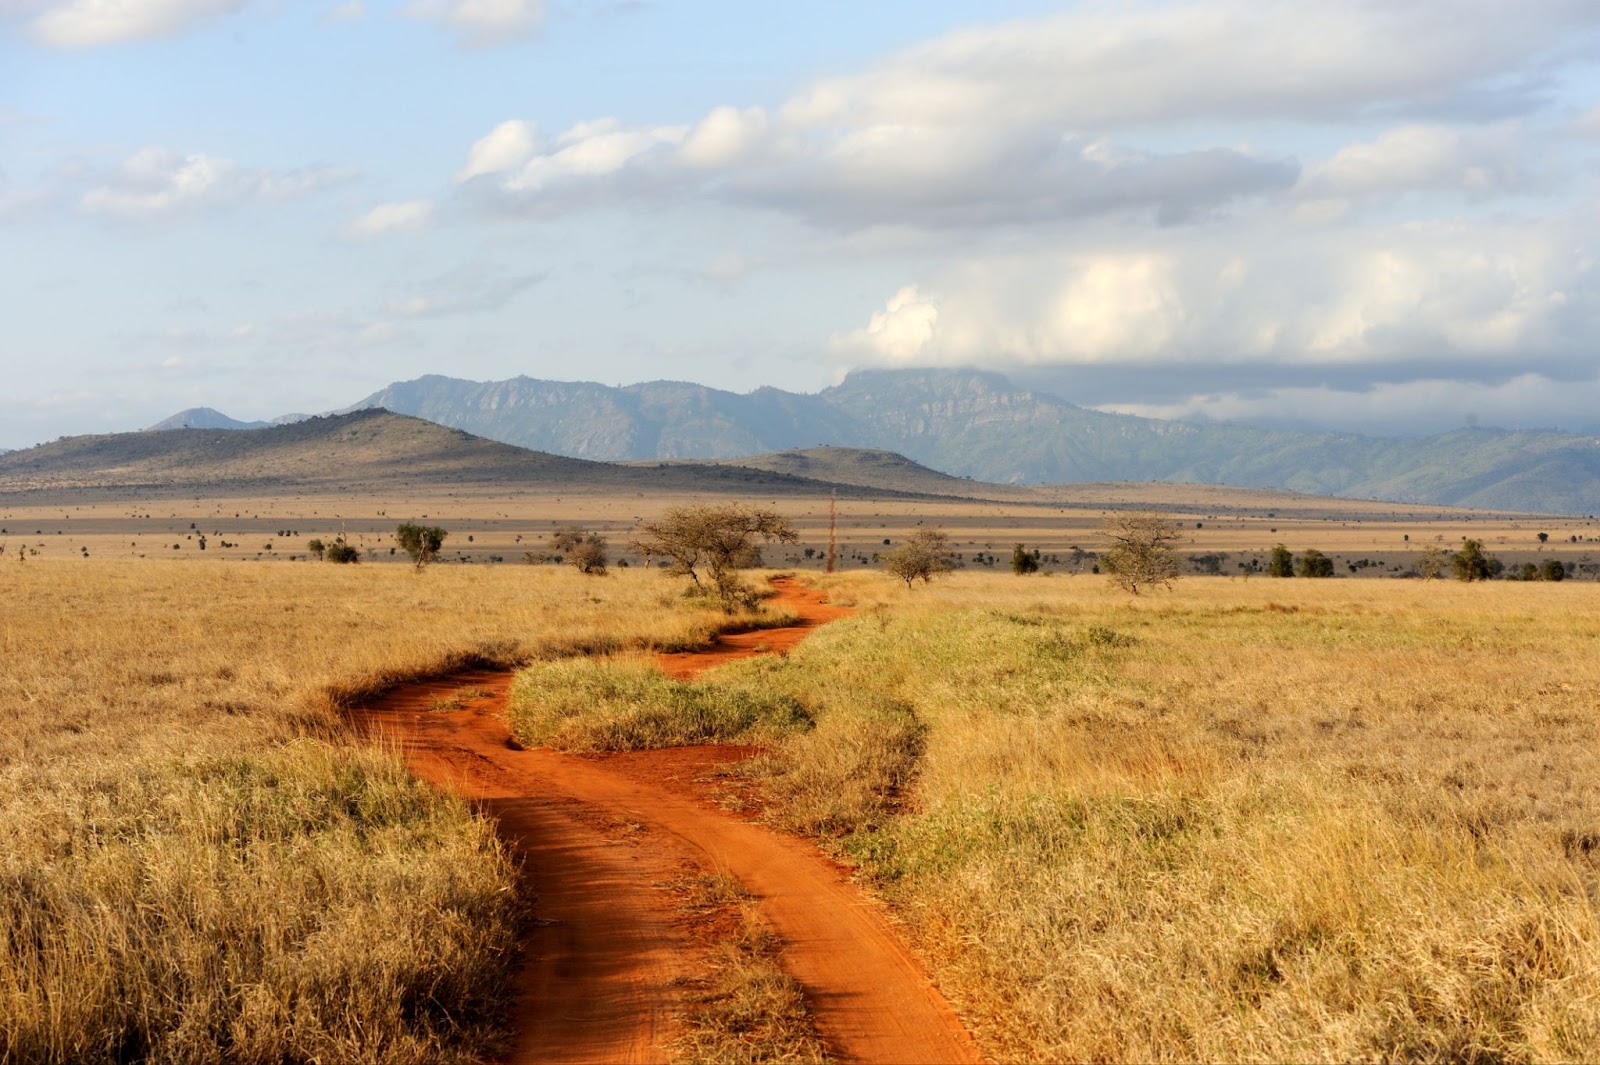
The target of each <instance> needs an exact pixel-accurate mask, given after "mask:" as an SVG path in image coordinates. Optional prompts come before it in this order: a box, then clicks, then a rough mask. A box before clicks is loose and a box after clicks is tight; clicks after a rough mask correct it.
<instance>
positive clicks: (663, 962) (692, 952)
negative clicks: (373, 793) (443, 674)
mask: <svg viewBox="0 0 1600 1065" xmlns="http://www.w3.org/2000/svg"><path fill="white" fill-rule="evenodd" d="M774 585H775V586H776V587H777V589H778V592H779V595H778V603H779V605H781V606H787V607H789V608H790V609H792V610H794V611H795V612H796V613H798V614H799V615H800V617H801V622H800V624H798V625H796V626H794V627H792V628H787V629H769V630H765V631H760V632H751V633H742V634H736V635H729V636H724V637H722V638H720V639H719V640H718V641H717V645H716V646H714V647H713V648H712V649H711V650H710V651H709V652H706V653H704V654H689V655H663V656H661V660H662V668H663V669H665V670H666V671H667V672H669V673H670V674H672V675H673V676H677V677H687V676H692V675H693V674H695V673H698V672H700V671H701V670H703V669H706V668H710V667H711V666H713V665H716V664H719V663H721V662H725V661H728V660H730V659H733V658H741V657H747V656H749V655H753V654H759V653H763V652H764V651H782V650H787V649H788V648H790V647H792V646H793V645H794V644H795V643H797V642H798V641H799V640H800V639H802V638H803V637H804V636H805V635H806V633H807V632H808V631H809V630H810V629H812V628H814V627H816V626H817V625H819V624H822V623H824V622H825V621H829V620H832V619H833V618H835V617H839V616H841V615H843V614H845V613H848V611H846V610H843V609H841V608H839V607H831V606H828V605H826V604H825V603H823V602H822V598H823V597H822V596H821V595H820V594H819V593H816V592H814V591H811V590H809V589H806V588H804V587H802V586H800V585H797V584H795V583H793V582H789V581H783V580H781V579H780V580H778V581H774ZM510 682H511V674H510V673H509V672H504V673H502V672H480V673H471V674H461V675H457V676H453V677H450V678H445V679H441V680H438V681H433V682H427V683H420V684H411V685H406V686H403V687H401V688H398V689H396V690H395V691H393V692H390V693H389V694H388V695H387V696H385V697H384V698H383V699H381V700H380V701H378V702H377V703H375V704H374V705H372V706H370V707H367V708H365V709H363V710H361V711H359V712H357V714H356V715H355V717H356V719H357V721H358V722H359V723H361V724H363V725H364V726H365V727H366V728H367V729H368V730H369V732H371V733H372V734H374V735H376V736H379V737H381V738H382V739H383V740H384V741H386V742H392V743H395V744H396V745H397V746H398V747H399V749H400V750H401V751H402V752H403V754H404V756H405V757H406V759H407V761H408V762H409V764H410V765H411V767H412V769H413V771H414V772H416V773H417V774H418V775H419V776H421V777H423V778H424V779H427V780H429V781H432V782H433V783H435V784H437V785H439V786H441V787H444V788H447V789H449V790H450V791H453V792H455V793H457V794H460V795H463V796H466V797H468V798H470V799H473V800H475V801H477V802H478V803H479V804H480V806H481V807H482V808H483V809H484V810H485V811H486V812H488V813H489V814H490V815H491V816H493V817H494V818H495V819H496V821H497V823H498V826H499V830H500V833H501V835H502V837H503V838H504V839H505V840H506V842H507V843H508V844H509V845H510V847H511V848H512V850H513V852H514V853H515V854H516V855H517V856H518V858H519V859H520V860H521V861H522V868H523V879H524V881H525V886H526V889H527V891H528V892H529V893H530V894H531V895H533V896H534V897H535V898H536V900H537V903H536V907H535V909H536V912H537V914H538V920H537V922H536V923H535V926H534V927H532V928H530V929H529V930H528V932H527V934H526V936H525V940H524V943H523V948H522V964H521V966H520V969H519V972H518V977H517V985H516V989H515V992H516V1003H517V1004H516V1013H515V1016H514V1018H513V1028H514V1030H515V1033H516V1038H515V1045H514V1046H513V1048H512V1051H511V1053H510V1054H509V1055H508V1057H507V1059H506V1060H507V1061H511V1062H548V1061H568V1062H580V1061H582V1062H642V1061H665V1060H667V1059H668V1058H669V1057H670V1056H671V1047H670V1044H671V1041H672V1039H673V1037H674V1035H675V1031H674V1021H673V1016H674V1013H675V1011H676V1009H677V1008H678V1005H679V1002H680V987H681V983H682V981H683V980H684V979H685V978H686V977H688V976H690V975H692V969H693V967H694V966H693V961H694V959H695V958H696V957H697V954H698V951H699V950H700V949H702V947H703V945H702V944H696V943H695V942H693V940H692V936H691V935H690V933H689V932H688V930H687V928H686V925H685V923H684V921H682V920H681V919H680V918H679V916H678V915H677V914H676V912H675V904H674V899H673V897H672V894H671V892H670V890H669V889H668V887H667V883H668V881H670V880H672V879H674V878H676V877H679V876H682V875H683V874H684V873H686V872H695V871H710V870H722V871H725V872H727V873H729V874H731V875H732V876H733V877H734V878H735V879H737V880H738V881H739V883H740V884H741V885H742V886H743V887H744V889H745V890H746V891H747V892H749V893H750V894H751V895H752V896H754V898H755V899H756V901H757V905H758V906H759V908H760V912H761V915H762V917H763V919H764V920H765V921H766V922H767V924H768V926H769V927H770V928H771V929H772V930H773V931H774V932H775V933H776V934H777V937H778V938H779V940H780V942H781V944H782V949H781V953H780V958H779V960H780V961H781V963H782V965H783V967H784V968H785V970H787V971H788V972H789V973H790V974H791V975H792V976H794V977H795V979H796V980H798V981H799V982H800V984H801V985H802V987H803V988H804V992H805V996H806V1001H807V1004H808V1005H809V1007H810V1009H811V1012H812V1016H813V1018H814V1020H815V1023H816V1026H817V1029H818V1032H819V1033H820V1035H821V1036H822V1039H823V1042H824V1044H825V1045H826V1047H827V1050H828V1053H829V1055H830V1057H833V1058H836V1059H838V1060H842V1061H862V1062H867V1061H883V1062H907V1063H910V1062H966V1061H978V1060H980V1058H979V1055H978V1053H977V1050H976V1048H975V1046H974V1044H973V1042H972V1040H971V1038H970V1037H969V1036H968V1035H967V1034H966V1033H965V1032H964V1031H963V1030H962V1027H961V1024H960V1022H959V1021H958V1020H957V1019H956V1017H955V1014H954V1013H953V1012H952V1011H951V1009H950V1007H949V1006H948V1004H946V1002H945V1001H944V999H943V997H942V996H941V995H940V994H939V992H938V990H937V989H936V988H935V987H934V986H933V985H932V983H931V982H930V981H929V979H928V977H927V975H926V974H925V973H924V972H923V971H922V969H921V967H920V966H919V965H918V963H917V961H916V960H915V959H914V958H913V957H912V956H911V955H910V953H909V952H908V951H907V950H906V948H905V946H904V944H903V943H901V941H900V939H899V937H898V936H897V935H896V934H895V933H894V931H893V930H892V929H891V928H890V926H889V924H888V922H887V921H886V920H885V917H884V914H883V912H882V910H881V909H880V908H879V907H878V906H877V905H876V904H874V903H873V902H872V901H871V900H869V899H867V898H865V897H864V896H863V895H862V894H861V893H860V891H858V890H857V889H856V887H855V886H854V885H853V884H851V883H850V882H849V880H848V879H847V878H846V875H845V872H844V871H843V870H842V869H841V868H840V867H838V866H837V865H835V864H834V863H832V862H830V861H828V860H827V859H826V858H824V857H823V856H822V855H820V854H819V853H818V852H817V851H816V849H815V848H814V847H812V846H811V845H810V844H808V843H806V842H804V841H802V840H799V839H796V838H794V837H791V836H785V835H781V834H779V833H776V832H774V831H772V830H770V829H767V828H765V827H763V826H761V825H758V824H754V823H751V822H749V821H745V820H742V819H740V818H739V817H737V816H735V815H733V814H731V813H729V812H727V811H725V810H723V809H720V808H718V807H717V806H715V805H713V803H712V802H711V799H710V797H709V794H710V793H709V788H708V784H707V779H706V778H707V772H708V770H712V769H714V768H715V767H716V766H718V765H721V764H726V763H729V762H734V761H738V760H741V759H743V758H745V757H748V756H749V755H750V754H752V753H753V752H752V751H751V750H750V749H749V748H737V747H684V748H674V749H671V750H664V751H638V752H632V753H628V754H613V755H604V756H578V755H568V754H561V753H558V752H555V751H549V750H521V749H519V748H518V746H517V745H516V743H515V741H513V740H512V739H511V735H510V732H509V731H508V730H507V727H506V724H505V718H504V708H505V703H506V697H507V692H508V690H509V687H510ZM474 689H478V690H479V691H480V692H481V693H483V694H477V695H472V694H470V693H472V692H473V690H474ZM463 692H466V693H469V694H468V695H467V696H466V697H464V698H462V697H461V695H460V693H463ZM451 696H457V697H458V698H462V701H463V703H465V708H463V709H459V710H435V709H433V706H434V705H435V703H436V700H439V699H441V698H448V697H451Z"/></svg>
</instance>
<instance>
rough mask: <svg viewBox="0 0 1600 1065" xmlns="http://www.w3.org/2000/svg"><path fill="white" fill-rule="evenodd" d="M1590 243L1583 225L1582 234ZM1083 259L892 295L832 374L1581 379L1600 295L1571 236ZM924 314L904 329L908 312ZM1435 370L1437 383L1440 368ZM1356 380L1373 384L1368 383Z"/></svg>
mask: <svg viewBox="0 0 1600 1065" xmlns="http://www.w3.org/2000/svg"><path fill="white" fill-rule="evenodd" d="M1587 228H1588V229H1593V226H1592V225H1591V226H1588V227H1587ZM1124 244H1125V246H1122V247H1119V246H1117V244H1116V243H1115V242H1112V241H1107V243H1106V246H1105V247H1103V248H1101V249H1098V250H1092V251H1087V250H1086V251H1082V252H1074V253H1065V254H1064V253H1061V252H1049V251H1037V252H1022V253H1015V254H1010V255H989V256H983V255H976V256H973V257H971V258H970V259H968V260H967V261H966V262H964V263H961V264H959V265H955V266H951V267H947V268H944V269H942V270H936V271H934V272H933V273H932V274H930V275H929V276H926V277H921V278H918V279H916V282H915V284H914V285H912V286H909V287H906V288H902V289H901V290H900V291H899V292H897V293H896V294H895V295H894V296H893V297H892V298H891V299H890V301H889V303H888V304H887V305H886V306H885V308H884V310H882V311H880V312H877V313H876V314H874V315H873V316H872V317H871V319H870V320H869V322H868V323H867V325H866V326H865V328H863V329H860V330H856V331H854V332H848V333H845V334H842V335H841V336H839V337H837V338H835V340H834V342H833V344H832V345H831V349H832V354H833V356H834V357H835V358H836V359H845V360H848V359H856V360H859V361H863V362H877V363H891V364H892V363H907V362H915V363H918V364H922V365H964V364H974V363H976V364H981V365H986V366H996V367H1000V366H1006V365H1010V366H1034V367H1044V366H1096V365H1120V366H1125V367H1138V366H1141V365H1144V366H1162V367H1170V366H1189V367H1193V368H1196V370H1197V371H1199V370H1203V368H1205V367H1207V366H1212V367H1216V366H1230V365H1231V366H1238V365H1250V366H1259V367H1263V368H1265V369H1264V370H1263V379H1262V380H1263V385H1264V386H1265V385H1267V384H1270V383H1271V377H1272V374H1273V372H1274V370H1273V368H1276V369H1277V370H1283V371H1285V372H1288V371H1292V370H1295V369H1300V370H1304V369H1305V368H1309V367H1318V368H1321V369H1322V370H1323V371H1325V372H1327V373H1330V374H1332V373H1342V372H1345V371H1348V370H1350V369H1351V368H1363V369H1360V370H1359V371H1358V372H1359V373H1365V374H1368V375H1370V374H1371V373H1372V372H1374V371H1375V370H1377V369H1380V368H1383V367H1386V366H1390V365H1392V364H1394V363H1395V362H1397V361H1404V362H1407V363H1409V364H1415V365H1431V366H1433V367H1435V370H1434V373H1435V374H1439V373H1445V372H1449V373H1454V374H1457V375H1461V376H1466V375H1467V374H1468V373H1470V372H1473V370H1472V368H1478V370H1479V371H1481V372H1487V373H1508V372H1548V373H1551V374H1554V375H1559V374H1562V373H1569V372H1571V369H1572V367H1573V366H1574V365H1592V361H1593V360H1592V354H1591V351H1592V345H1591V344H1590V342H1589V339H1588V338H1590V337H1592V336H1593V335H1594V334H1595V331H1596V330H1597V329H1600V278H1597V277H1596V276H1595V272H1594V269H1593V262H1592V260H1591V257H1590V256H1589V254H1588V252H1587V251H1586V248H1588V247H1589V246H1590V241H1589V240H1588V239H1587V238H1586V237H1584V236H1582V235H1581V231H1579V232H1575V231H1574V227H1573V225H1572V224H1571V223H1570V222H1568V223H1565V224H1557V223H1547V224H1539V225H1527V224H1518V223H1516V222H1505V223H1501V224H1498V225H1491V224H1487V223H1485V224H1481V225H1478V226H1467V225H1463V224H1460V223H1454V222H1446V223H1434V224H1421V223H1407V224H1400V225H1391V226H1388V227H1378V226H1373V227H1368V228H1360V229H1343V228H1340V229H1328V230H1320V231H1319V230H1301V231H1298V232H1295V233H1293V234H1292V236H1291V235H1286V234H1285V233H1284V232H1283V229H1282V227H1281V225H1279V224H1274V223H1271V222H1264V223H1263V224H1262V225H1261V226H1260V227H1259V228H1258V229H1255V230H1246V231H1242V232H1238V233H1235V234H1233V236H1232V237H1231V238H1230V240H1229V241H1228V242H1227V243H1226V245H1219V244H1217V243H1215V242H1213V241H1210V240H1208V239H1205V235H1204V234H1195V235H1194V236H1193V238H1192V239H1188V240H1180V241H1166V242H1161V243H1154V242H1151V241H1149V240H1144V239H1139V238H1124ZM920 307H927V308H929V309H930V310H931V309H932V308H935V307H936V308H937V313H936V314H922V315H916V314H913V313H911V312H912V311H914V310H915V309H916V308H920ZM1444 367H1449V368H1450V369H1449V370H1448V371H1447V370H1443V369H1441V368H1444ZM1369 379H1370V376H1369Z"/></svg>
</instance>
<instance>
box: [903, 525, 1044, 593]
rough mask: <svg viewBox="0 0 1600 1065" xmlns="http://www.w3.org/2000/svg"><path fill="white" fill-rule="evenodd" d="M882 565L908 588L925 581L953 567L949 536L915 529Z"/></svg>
mask: <svg viewBox="0 0 1600 1065" xmlns="http://www.w3.org/2000/svg"><path fill="white" fill-rule="evenodd" d="M1017 546H1018V547H1021V546H1022V545H1021V544H1018V545H1017ZM883 568H884V570H886V571H887V572H888V573H890V574H891V575H893V576H895V577H898V578H900V579H901V580H903V581H905V582H906V587H907V588H909V587H911V582H912V581H915V580H919V579H920V580H921V581H922V583H923V584H927V583H928V582H929V581H931V580H933V578H934V577H935V576H936V575H937V574H940V573H945V572H948V571H949V570H951V569H953V568H954V564H953V563H952V562H951V561H950V537H948V536H946V535H945V534H944V530H942V529H918V530H917V531H916V532H914V533H912V534H911V535H910V536H909V537H907V538H906V541H905V542H904V543H902V544H901V545H900V546H899V547H896V548H895V549H893V550H892V551H890V552H888V553H887V554H886V555H884V556H883Z"/></svg>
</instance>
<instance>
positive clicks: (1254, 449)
mask: <svg viewBox="0 0 1600 1065" xmlns="http://www.w3.org/2000/svg"><path fill="white" fill-rule="evenodd" d="M370 407H383V408H386V409H388V410H393V411H396V412H398V413H403V414H409V415H412V416H414V417H418V418H424V419H426V420H428V421H432V422H436V423H438V424H440V425H445V426H449V427H451V428H455V429H460V430H464V431H466V432H470V433H473V434H476V435H478V436H483V437H487V438H489V439H492V440H499V441H502V442H504V443H508V444H515V445H518V446H520V447H525V448H531V449H534V450H539V451H547V452H551V453H554V454H560V455H568V456H573V457H577V458H585V459H592V460H598V461H628V460H633V461H639V460H657V461H659V460H667V459H716V460H728V459H734V458H738V457H740V456H748V455H763V456H770V455H771V453H779V452H790V451H795V450H799V449H807V448H815V447H817V446H819V445H834V446H838V447H842V448H861V449H879V450H885V451H891V452H896V453H898V454H900V455H903V456H906V457H907V458H909V459H911V460H913V461H914V462H917V463H920V464H922V465H924V466H927V467H931V468H932V469H933V470H937V471H942V472H943V473H946V474H950V475H954V476H956V477H970V478H974V479H977V480H980V481H990V482H1000V483H1045V484H1063V483H1074V482H1086V481H1176V482H1194V483H1202V484H1226V485H1233V486H1237V487H1251V488H1281V489H1287V490H1291V491H1296V492H1304V493H1309V494H1314V495H1334V496H1344V497H1348V498H1357V499H1391V500H1397V501H1404V502H1415V503H1437V504H1445V505H1453V506H1467V507H1480V508H1487V509H1502V510H1519V511H1543V512H1547V513H1563V514H1591V513H1595V512H1600V438H1597V437H1594V436H1582V435H1576V434H1571V433H1561V432H1553V431H1540V432H1535V431H1515V432H1513V431H1504V430H1497V429H1462V430H1457V431H1455V432H1452V433H1445V434H1441V435H1438V436H1432V437H1424V438H1418V439H1389V438H1380V437H1370V436H1361V435H1357V434H1353V433H1332V432H1296V431H1290V430H1270V429H1258V428H1253V427H1250V426H1243V425H1234V424H1228V423H1204V424H1202V423H1190V422H1176V421H1162V420H1159V419H1153V418H1138V417H1133V416H1130V415H1121V414H1108V413H1105V412H1103V411H1096V410H1090V409H1087V408H1083V407H1079V406H1075V405H1074V404H1072V403H1069V402H1067V401H1066V400H1063V399H1060V398H1059V397H1056V396H1053V395H1049V394H1047V393H1042V392H1036V391H1031V390H1028V389H1023V388H1018V387H1015V386H1014V385H1012V384H1011V382H1010V381H1009V380H1007V379H1006V378H1005V377H1004V376H1002V375H1000V374H997V373H990V372H983V371H977V370H956V369H905V370H866V371H856V372H854V373H851V374H850V375H849V376H847V377H846V378H845V379H844V380H843V381H842V382H841V383H840V384H838V385H835V386H833V387H831V388H827V389H824V390H822V391H821V392H817V393H794V392H785V391H783V390H781V389H776V388H761V389H757V390H756V391H754V392H751V393H748V394H739V393H734V392H727V391H723V390H720V389H714V388H708V387H705V386H703V385H696V384H690V383H686V382H677V381H653V382H647V383H643V384H635V385H627V386H623V387H620V388H613V387H609V386H606V385H601V384H596V383H593V382H568V381H544V380H538V379H535V378H530V377H515V378H511V379H510V380H505V381H487V382H479V381H466V380H460V379H457V378H450V377H443V376H438V375H429V376H425V377H420V378H417V379H416V380H412V381H403V382H396V383H395V384H392V385H390V386H388V387H387V388H385V389H382V390H381V391H379V392H375V393H373V394H372V395H371V396H368V397H367V398H365V399H363V400H362V401H360V402H359V403H356V404H353V405H351V406H350V407H348V408H346V409H345V411H346V412H349V411H354V410H360V409H365V408H370ZM186 413H188V412H186ZM219 417H222V416H220V415H219Z"/></svg>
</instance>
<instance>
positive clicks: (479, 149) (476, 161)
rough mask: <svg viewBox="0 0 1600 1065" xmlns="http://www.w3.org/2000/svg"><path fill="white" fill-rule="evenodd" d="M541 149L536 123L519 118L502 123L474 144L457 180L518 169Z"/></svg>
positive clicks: (469, 179) (466, 179) (461, 180)
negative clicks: (534, 124)
mask: <svg viewBox="0 0 1600 1065" xmlns="http://www.w3.org/2000/svg"><path fill="white" fill-rule="evenodd" d="M538 150H539V134H538V131H537V130H536V129H535V128H534V126H533V123H531V122H523V121H520V120H518V119H511V120H510V121H507V122H502V123H500V124H499V125H498V126H496V127H495V128H494V129H492V130H490V131H489V132H488V133H487V134H485V135H484V136H483V137H482V138H481V139H479V140H478V141H476V142H475V143H474V144H473V145H472V148H471V149H470V150H469V151H468V152H467V165H466V166H464V167H462V168H461V169H460V170H459V171H457V173H456V181H457V182H458V183H459V182H463V181H471V180H472V179H473V178H475V177H482V176H484V175H485V174H503V173H505V172H506V171H508V170H515V169H516V168H517V167H519V166H521V165H522V164H523V163H526V162H527V161H528V160H529V159H532V158H533V156H534V154H535V153H536V152H537V151H538Z"/></svg>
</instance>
